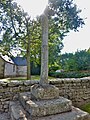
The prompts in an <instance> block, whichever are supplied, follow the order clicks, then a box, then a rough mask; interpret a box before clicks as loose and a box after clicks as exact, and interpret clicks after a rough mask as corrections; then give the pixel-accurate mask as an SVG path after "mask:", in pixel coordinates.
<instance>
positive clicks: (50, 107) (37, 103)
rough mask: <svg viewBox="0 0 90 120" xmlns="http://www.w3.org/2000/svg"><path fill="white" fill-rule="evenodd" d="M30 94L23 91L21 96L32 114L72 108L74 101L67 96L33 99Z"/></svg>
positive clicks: (63, 110)
mask: <svg viewBox="0 0 90 120" xmlns="http://www.w3.org/2000/svg"><path fill="white" fill-rule="evenodd" d="M30 96H31V95H30V94H29V93H21V94H20V97H19V98H20V102H21V103H22V105H23V106H24V108H25V109H26V110H27V111H28V113H30V116H47V115H53V114H58V113H63V112H67V111H71V110H72V102H71V101H70V100H68V99H66V98H63V97H59V98H57V99H50V100H35V99H34V100H33V99H30Z"/></svg>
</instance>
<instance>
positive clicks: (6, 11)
mask: <svg viewBox="0 0 90 120" xmlns="http://www.w3.org/2000/svg"><path fill="white" fill-rule="evenodd" d="M0 10H1V20H0V22H1V24H2V26H1V31H2V33H3V40H2V41H1V44H0V45H1V46H0V48H1V49H0V51H1V52H2V53H3V54H8V55H10V53H11V51H12V49H17V47H19V48H20V49H21V48H23V45H24V47H25V49H26V58H27V79H31V75H30V42H31V40H30V26H31V24H32V21H31V20H30V17H29V16H28V14H27V13H25V12H24V11H23V10H22V9H21V8H20V7H19V6H17V4H16V3H15V2H14V3H13V2H12V0H8V1H5V0H4V1H1V4H0ZM4 18H5V19H4ZM3 45H4V46H3ZM2 48H3V49H2Z"/></svg>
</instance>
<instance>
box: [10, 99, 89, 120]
mask: <svg viewBox="0 0 90 120" xmlns="http://www.w3.org/2000/svg"><path fill="white" fill-rule="evenodd" d="M10 114H11V120H90V117H89V114H88V113H86V112H84V111H82V110H80V109H78V108H75V107H72V111H70V112H66V113H61V114H56V115H50V116H45V117H30V116H28V115H27V114H26V112H25V111H24V109H23V108H22V105H21V104H20V103H19V102H18V101H14V102H10ZM27 116H28V117H27Z"/></svg>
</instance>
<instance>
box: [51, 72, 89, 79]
mask: <svg viewBox="0 0 90 120" xmlns="http://www.w3.org/2000/svg"><path fill="white" fill-rule="evenodd" d="M49 76H52V77H56V78H82V77H88V76H90V72H81V71H69V72H61V73H60V72H50V73H49Z"/></svg>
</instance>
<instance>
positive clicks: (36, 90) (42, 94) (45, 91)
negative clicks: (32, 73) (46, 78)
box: [31, 85, 59, 100]
mask: <svg viewBox="0 0 90 120" xmlns="http://www.w3.org/2000/svg"><path fill="white" fill-rule="evenodd" d="M31 94H32V96H33V97H35V99H40V100H44V99H54V98H59V89H58V88H57V87H55V86H53V85H45V86H39V85H33V86H32V87H31Z"/></svg>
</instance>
